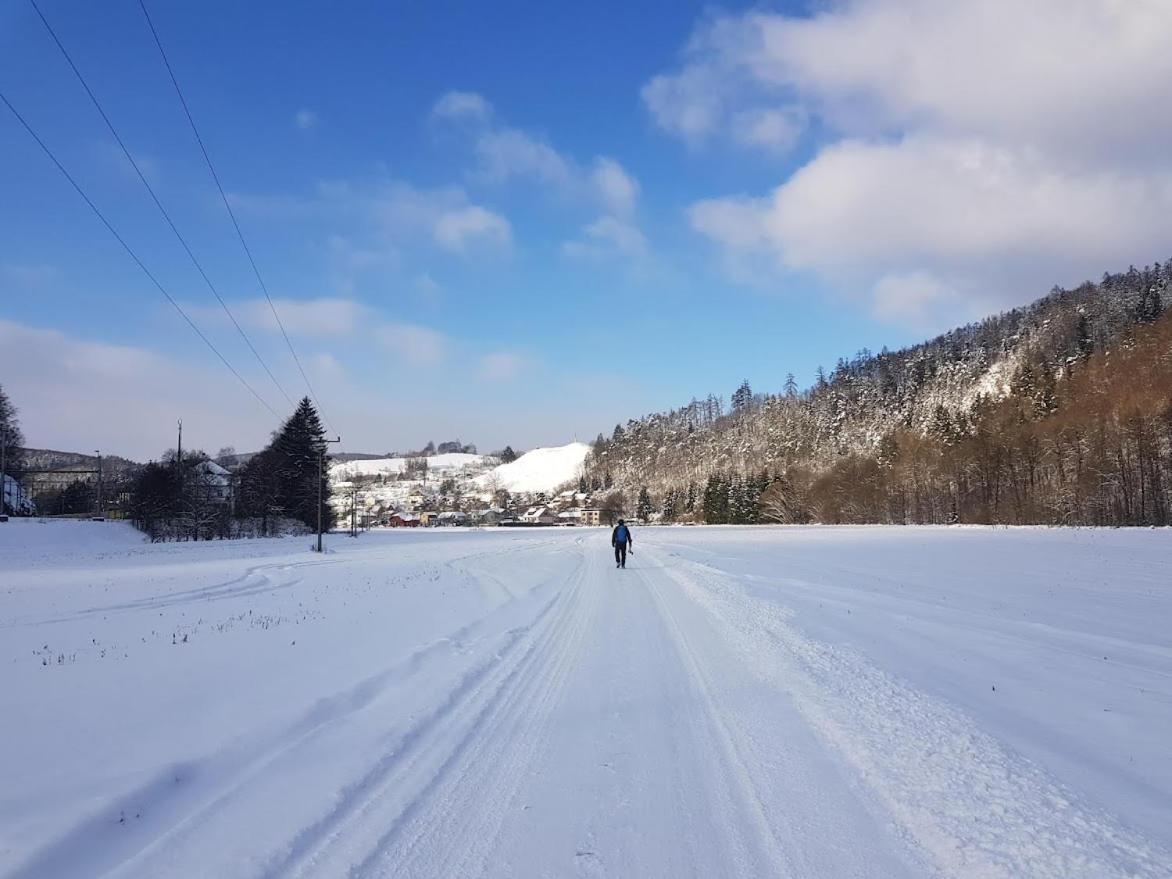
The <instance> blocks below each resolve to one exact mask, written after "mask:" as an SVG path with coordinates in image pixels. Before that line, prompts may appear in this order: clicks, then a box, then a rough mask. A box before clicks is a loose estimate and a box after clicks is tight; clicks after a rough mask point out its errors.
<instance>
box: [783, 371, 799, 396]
mask: <svg viewBox="0 0 1172 879" xmlns="http://www.w3.org/2000/svg"><path fill="white" fill-rule="evenodd" d="M785 395H786V396H787V397H789V398H790V399H793V398H794V397H796V396H797V395H798V383H797V380H796V379H795V378H794V374H793V373H792V372H787V373H786V374H785Z"/></svg>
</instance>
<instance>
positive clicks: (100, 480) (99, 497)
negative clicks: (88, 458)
mask: <svg viewBox="0 0 1172 879" xmlns="http://www.w3.org/2000/svg"><path fill="white" fill-rule="evenodd" d="M94 454H95V455H97V456H98V498H97V507H98V518H99V519H103V518H105V516H103V515H102V450H101V449H94Z"/></svg>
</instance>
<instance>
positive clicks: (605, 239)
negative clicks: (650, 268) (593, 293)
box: [562, 216, 647, 258]
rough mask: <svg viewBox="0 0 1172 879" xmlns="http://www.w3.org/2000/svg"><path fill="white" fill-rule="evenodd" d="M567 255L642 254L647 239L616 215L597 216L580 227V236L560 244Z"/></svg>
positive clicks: (597, 256) (644, 252) (644, 251)
mask: <svg viewBox="0 0 1172 879" xmlns="http://www.w3.org/2000/svg"><path fill="white" fill-rule="evenodd" d="M562 252H563V253H565V254H566V255H567V256H574V257H590V258H602V257H606V256H611V255H616V254H617V255H623V256H635V257H637V256H643V255H644V254H646V252H647V239H646V238H645V237H644V236H643V233H642V232H641V231H639V228H638V227H637V226H635V225H633V224H631V223H629V222H627V221H626V220H621V219H619V218H618V217H611V216H605V217H599V218H598V219H597V220H595V221H594V222H593V223H590V224H589V225H587V226H585V227H584V228H583V229H582V237H581V238H579V239H576V240H574V241H567V242H566V243H565V244H563V245H562Z"/></svg>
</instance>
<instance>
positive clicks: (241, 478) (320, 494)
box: [129, 398, 335, 540]
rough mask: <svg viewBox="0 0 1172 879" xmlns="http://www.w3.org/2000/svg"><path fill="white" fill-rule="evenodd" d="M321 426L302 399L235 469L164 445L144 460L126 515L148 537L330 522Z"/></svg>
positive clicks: (241, 533) (275, 530)
mask: <svg viewBox="0 0 1172 879" xmlns="http://www.w3.org/2000/svg"><path fill="white" fill-rule="evenodd" d="M327 449H328V446H327V444H326V433H325V428H324V427H323V426H322V423H321V418H320V417H319V415H318V413H317V410H316V409H315V407H314V405H313V403H312V402H311V401H310V400H309V399H308V398H305V399H302V400H301V402H300V403H299V404H298V405H297V408H296V410H295V411H294V412H293V414H292V415H291V416H290V417H289V418H288V419H287V420H286V421H285V422H284V424H282V425H281V428H280V429H279V430H277V431H276V432H275V433H274V434H273V438H272V440H271V442H269V444H268V445H267V446H266V447H265V448H264V449H263V450H261V451H260V452H258V453H257V454H255V455H253V456H252V457H251V458H249V459H248V461H247V462H246V463H245V464H243V465H242V466H240V467H238V468H237V469H236V470H235V471H229V470H227V469H225V468H223V467H221V466H219V465H217V464H216V463H215V462H214V461H212V460H211V459H210V458H209V457H208V456H207V455H205V454H204V453H203V452H198V451H196V452H183V453H181V454H180V453H177V452H174V451H173V452H169V453H168V454H167V455H165V456H164V458H163V460H162V461H158V462H152V463H150V464H147V465H146V466H145V467H144V468H143V469H142V471H141V472H140V473H139V475H138V477H137V478H136V480H135V482H134V484H133V486H132V487H131V491H130V504H129V514H130V517H131V519H132V520H133V522H134V524H135V525H136V526H137V527H138V528H140V529H141V530H142V531H144V532H146V533H147V534H148V535H150V537H151V539H152V540H211V539H217V538H230V537H250V536H268V535H273V534H280V533H287V532H289V531H290V530H299V531H308V530H313V529H316V527H317V523H318V515H319V513H320V515H321V522H322V526H323V528H325V529H329V528H331V527H333V525H334V520H335V516H334V510H333V508H332V507H331V506H330V503H329V500H330V485H329V464H330V457H329V455H328V454H327V453H326V450H327Z"/></svg>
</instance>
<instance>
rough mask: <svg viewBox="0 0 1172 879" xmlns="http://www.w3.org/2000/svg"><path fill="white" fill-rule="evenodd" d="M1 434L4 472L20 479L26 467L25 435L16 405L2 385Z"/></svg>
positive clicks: (0, 396)
mask: <svg viewBox="0 0 1172 879" xmlns="http://www.w3.org/2000/svg"><path fill="white" fill-rule="evenodd" d="M0 436H2V437H3V442H4V472H5V473H7V474H8V475H9V476H11V477H12V478H13V479H18V478H19V477H20V471H21V470H22V469H23V468H24V435H23V434H22V433H21V432H20V421H18V420H17V417H16V407H15V406H13V405H12V401H10V400H9V399H8V395H7V394H5V393H4V388H3V386H0Z"/></svg>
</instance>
